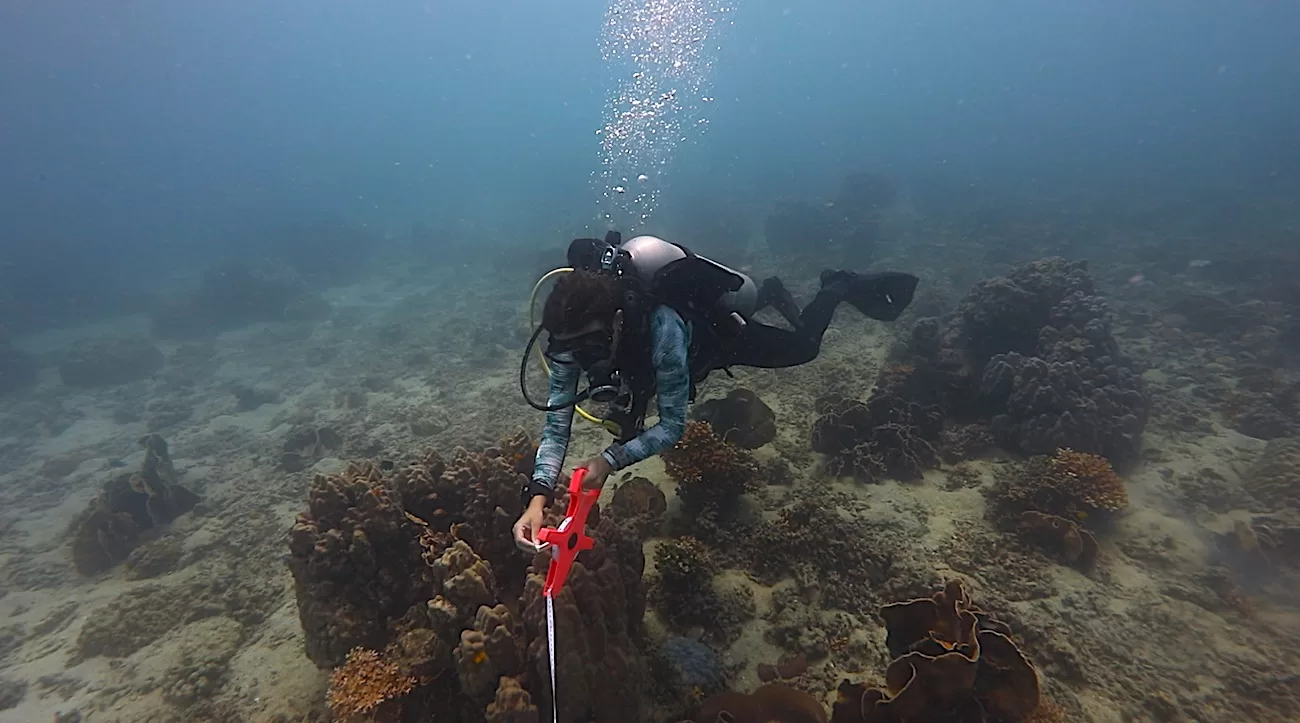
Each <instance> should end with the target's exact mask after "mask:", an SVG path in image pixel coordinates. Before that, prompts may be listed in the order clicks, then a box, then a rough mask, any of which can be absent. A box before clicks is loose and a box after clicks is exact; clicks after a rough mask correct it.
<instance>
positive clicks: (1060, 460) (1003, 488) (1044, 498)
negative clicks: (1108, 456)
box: [986, 449, 1128, 559]
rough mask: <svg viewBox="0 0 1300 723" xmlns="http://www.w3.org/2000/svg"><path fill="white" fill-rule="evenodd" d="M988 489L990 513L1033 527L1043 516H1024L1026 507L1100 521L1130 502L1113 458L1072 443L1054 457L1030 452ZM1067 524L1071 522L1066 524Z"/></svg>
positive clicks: (1006, 525) (1083, 521)
mask: <svg viewBox="0 0 1300 723" xmlns="http://www.w3.org/2000/svg"><path fill="white" fill-rule="evenodd" d="M986 495H987V497H988V499H989V508H988V512H989V515H990V517H991V518H992V519H993V521H994V522H996V523H998V525H999V526H1000V527H1002V528H1003V529H1014V528H1017V527H1018V526H1021V525H1029V526H1030V527H1034V526H1035V524H1036V523H1039V522H1041V520H1040V518H1035V517H1030V518H1026V517H1025V513H1026V512H1036V513H1040V514H1042V515H1046V516H1049V517H1053V518H1060V519H1062V520H1063V521H1065V522H1069V523H1077V524H1080V525H1083V526H1087V527H1097V526H1099V524H1100V523H1102V522H1103V521H1105V520H1106V519H1107V518H1108V517H1109V515H1111V514H1112V513H1114V512H1117V511H1119V510H1122V509H1123V508H1124V507H1125V506H1127V505H1128V492H1127V491H1126V490H1125V488H1124V480H1123V479H1122V478H1121V477H1120V476H1119V475H1118V474H1117V473H1116V472H1115V470H1114V469H1112V468H1111V466H1110V463H1109V462H1107V461H1106V460H1105V459H1104V458H1102V457H1099V456H1097V455H1095V454H1086V453H1083V452H1076V451H1074V450H1070V449H1062V450H1058V451H1057V453H1056V454H1055V455H1052V456H1051V457H1047V456H1044V455H1040V456H1037V457H1031V458H1029V459H1028V460H1027V461H1025V462H1024V463H1022V464H1020V465H1018V466H1016V467H1014V468H1012V469H1011V470H1010V471H1009V472H1007V473H1003V474H1001V475H999V477H998V479H997V481H996V482H995V483H994V484H993V486H992V487H991V488H989V489H988V490H987V491H986ZM1039 527H1041V525H1039ZM1066 530H1068V525H1067V526H1065V527H1064V528H1063V531H1066ZM1080 554H1082V553H1080ZM1077 557H1078V556H1076V559H1077Z"/></svg>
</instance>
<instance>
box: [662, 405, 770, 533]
mask: <svg viewBox="0 0 1300 723" xmlns="http://www.w3.org/2000/svg"><path fill="white" fill-rule="evenodd" d="M660 456H661V457H662V458H663V461H664V468H665V469H666V470H667V471H668V476H669V477H671V478H672V479H673V481H675V482H676V483H677V497H678V499H680V500H681V502H682V513H683V516H684V517H686V518H688V519H691V520H692V522H693V523H694V524H696V525H697V526H699V525H701V523H704V524H709V523H712V524H716V525H725V523H726V522H728V521H729V513H731V512H732V511H733V509H734V507H735V505H736V503H737V501H738V500H739V499H740V496H741V495H742V494H744V493H745V492H749V491H751V490H754V489H757V486H758V474H759V467H758V463H757V462H756V461H755V460H754V458H753V456H751V455H750V453H749V452H747V451H745V450H744V449H741V448H740V447H738V446H736V445H734V444H731V443H729V442H726V441H723V439H722V437H720V436H719V435H718V434H717V433H715V432H714V431H713V429H712V428H711V427H710V426H709V425H708V424H707V423H705V422H697V421H692V422H687V423H686V430H685V431H684V432H683V433H682V438H681V439H680V440H678V441H677V444H675V445H673V447H672V448H670V449H667V450H665V451H664V452H663V453H662V454H661V455H660Z"/></svg>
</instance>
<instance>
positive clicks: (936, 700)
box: [831, 580, 1040, 723]
mask: <svg viewBox="0 0 1300 723" xmlns="http://www.w3.org/2000/svg"><path fill="white" fill-rule="evenodd" d="M880 616H881V618H883V619H884V621H885V627H886V629H887V631H888V632H887V636H886V639H885V645H886V647H888V648H889V654H890V655H891V656H892V657H893V660H892V661H891V662H890V663H889V666H888V667H887V668H886V670H885V686H884V687H883V688H874V687H869V686H867V685H865V684H855V683H851V682H850V681H848V680H845V681H843V682H842V683H841V684H840V688H839V700H838V701H837V702H836V704H835V706H834V709H833V710H832V713H831V721H832V723H906V722H907V721H952V722H953V723H984V722H985V721H999V722H1001V723H1017V722H1019V721H1028V720H1029V719H1030V716H1032V715H1033V714H1034V712H1035V711H1036V710H1037V709H1038V707H1039V703H1040V692H1039V681H1038V672H1037V671H1036V670H1035V669H1034V666H1033V665H1032V664H1031V663H1030V662H1029V660H1028V659H1027V658H1025V656H1024V654H1022V653H1021V652H1020V650H1019V649H1018V648H1017V647H1016V645H1015V643H1013V642H1012V641H1011V638H1010V633H1011V631H1010V628H1008V627H1007V626H1006V625H1005V624H1004V623H1001V622H999V621H997V620H996V619H995V618H993V617H992V616H990V615H989V614H987V613H985V612H983V611H981V610H979V609H978V608H976V607H974V606H973V605H972V604H971V600H970V596H969V595H968V594H967V592H966V590H965V588H964V587H963V585H962V583H961V582H960V581H958V580H951V581H949V582H948V583H947V584H946V585H945V586H944V589H943V590H941V591H939V592H937V593H935V595H934V596H933V597H930V598H920V599H917V600H909V601H906V602H898V603H891V604H889V605H885V606H884V607H882V608H881V609H880Z"/></svg>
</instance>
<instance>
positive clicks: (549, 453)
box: [531, 353, 582, 496]
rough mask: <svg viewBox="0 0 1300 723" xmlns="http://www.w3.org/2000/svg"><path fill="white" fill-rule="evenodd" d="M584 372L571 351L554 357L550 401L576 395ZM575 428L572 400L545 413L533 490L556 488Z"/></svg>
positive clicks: (548, 396) (558, 402) (538, 445)
mask: <svg viewBox="0 0 1300 723" xmlns="http://www.w3.org/2000/svg"><path fill="white" fill-rule="evenodd" d="M581 376H582V371H581V368H580V367H579V366H578V364H577V363H576V362H575V361H574V360H573V359H572V357H571V356H570V355H569V354H567V353H566V354H561V355H558V356H557V358H555V359H553V360H551V387H550V392H549V393H548V394H547V399H546V403H547V405H548V406H553V405H556V404H562V403H564V402H565V401H567V400H570V399H573V396H574V395H575V394H577V392H578V379H579V377H581ZM572 428H573V405H572V404H570V405H568V406H566V407H564V408H563V409H557V410H555V411H553V412H547V413H546V426H545V427H543V428H542V438H541V440H540V441H539V442H538V443H537V456H536V458H535V459H534V462H533V478H532V481H533V484H532V487H531V489H532V490H533V492H534V494H545V495H548V496H549V495H550V494H551V493H553V492H554V491H555V480H556V479H558V478H559V476H560V468H561V467H563V466H564V456H565V454H567V453H568V451H569V432H570V430H572Z"/></svg>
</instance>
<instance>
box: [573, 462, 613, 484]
mask: <svg viewBox="0 0 1300 723" xmlns="http://www.w3.org/2000/svg"><path fill="white" fill-rule="evenodd" d="M578 466H579V467H586V468H587V476H586V477H583V478H582V488H583V489H584V490H598V489H600V488H602V487H604V486H605V480H606V479H608V478H609V475H610V473H611V472H613V471H614V468H613V467H612V466H611V465H610V463H609V461H608V460H606V459H605V458H604V457H602V456H596V457H592V458H591V459H589V460H587V461H586V462H583V463H582V464H580V465H578Z"/></svg>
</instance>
